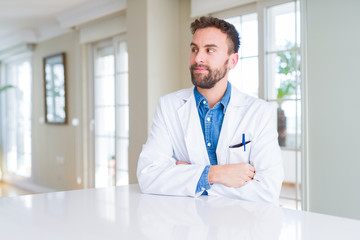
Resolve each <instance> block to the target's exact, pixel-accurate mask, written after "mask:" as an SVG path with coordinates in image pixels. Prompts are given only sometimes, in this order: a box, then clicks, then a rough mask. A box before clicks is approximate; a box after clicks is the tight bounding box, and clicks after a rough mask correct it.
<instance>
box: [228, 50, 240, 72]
mask: <svg viewBox="0 0 360 240" xmlns="http://www.w3.org/2000/svg"><path fill="white" fill-rule="evenodd" d="M238 61H239V54H238V53H232V54H231V55H230V57H229V68H230V69H233V68H235V66H236V64H237V63H238Z"/></svg>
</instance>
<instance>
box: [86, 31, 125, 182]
mask: <svg viewBox="0 0 360 240" xmlns="http://www.w3.org/2000/svg"><path fill="white" fill-rule="evenodd" d="M127 59H128V57H127V46H126V41H125V39H124V37H117V38H113V39H111V40H108V41H103V42H100V43H97V44H94V45H93V63H94V65H93V66H94V74H93V76H94V77H93V84H92V89H93V106H92V109H93V111H92V112H93V114H92V115H93V116H92V117H93V119H92V123H93V128H92V130H93V133H92V136H93V139H92V143H93V145H92V146H93V148H92V149H91V150H92V166H93V171H92V174H93V176H92V179H93V183H92V185H94V187H106V186H114V185H124V184H128V182H129V180H128V179H129V177H128V145H129V133H128V132H129V126H128V125H129V120H128V119H129V104H128V70H127V69H128V67H127V64H128V63H127Z"/></svg>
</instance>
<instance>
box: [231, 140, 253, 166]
mask: <svg viewBox="0 0 360 240" xmlns="http://www.w3.org/2000/svg"><path fill="white" fill-rule="evenodd" d="M250 152H251V142H250V143H248V144H246V150H245V151H244V147H243V146H242V147H236V148H229V149H228V157H227V162H228V164H233V163H250Z"/></svg>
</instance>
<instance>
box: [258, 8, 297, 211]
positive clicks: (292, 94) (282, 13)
mask: <svg viewBox="0 0 360 240" xmlns="http://www.w3.org/2000/svg"><path fill="white" fill-rule="evenodd" d="M299 18H300V12H299V2H298V1H296V2H294V1H293V2H289V3H284V4H281V5H276V6H271V7H268V8H267V9H266V20H267V21H266V44H265V61H266V70H265V76H266V84H267V88H266V91H267V92H266V94H265V96H266V100H267V101H270V102H276V103H277V104H278V110H277V111H278V119H277V122H278V134H279V145H280V147H281V149H282V153H283V159H284V168H285V181H284V184H283V189H282V193H281V197H282V202H283V204H284V205H285V206H292V207H294V208H296V209H301V193H300V190H301V189H300V187H301V78H300V77H301V75H300V21H299Z"/></svg>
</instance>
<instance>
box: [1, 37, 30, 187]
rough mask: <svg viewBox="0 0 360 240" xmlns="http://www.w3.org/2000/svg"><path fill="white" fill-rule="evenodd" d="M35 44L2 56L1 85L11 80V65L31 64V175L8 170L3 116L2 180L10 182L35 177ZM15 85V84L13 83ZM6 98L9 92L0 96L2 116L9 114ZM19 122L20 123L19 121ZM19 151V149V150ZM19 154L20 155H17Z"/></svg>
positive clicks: (5, 126)
mask: <svg viewBox="0 0 360 240" xmlns="http://www.w3.org/2000/svg"><path fill="white" fill-rule="evenodd" d="M32 49H33V46H32V45H31V44H30V45H24V46H21V47H20V48H19V52H20V53H18V54H10V53H9V55H7V56H6V57H4V58H0V63H1V65H0V68H1V72H0V74H1V75H0V85H1V86H2V85H6V84H9V81H7V74H8V68H9V67H10V66H11V65H15V66H16V67H18V66H19V65H20V64H23V63H25V62H28V64H29V66H30V83H29V84H30V89H29V91H30V92H29V94H30V96H29V97H30V116H29V118H30V129H29V131H30V174H29V176H23V175H21V174H17V173H16V172H10V171H8V163H7V161H8V159H7V156H6V155H7V154H6V151H7V150H6V149H7V144H6V141H3V140H4V139H5V136H6V135H7V134H8V129H7V123H6V121H7V120H6V119H7V117H6V119H5V117H1V119H0V129H1V131H0V140H1V141H0V143H1V151H2V152H1V156H0V157H1V160H2V162H0V164H1V168H0V170H1V172H0V180H1V179H4V180H6V181H8V182H18V184H20V185H21V182H28V181H32V179H33V168H32V154H33V151H32V126H31V125H32V87H33V61H32V55H33V51H32ZM12 85H13V84H12ZM6 98H7V93H5V94H2V96H0V105H1V109H0V116H6V115H7V114H8V105H7V104H6V101H7V100H6ZM17 124H18V123H17ZM17 135H18V131H16V136H17ZM17 152H18V150H17ZM17 156H18V155H17ZM17 160H18V159H17Z"/></svg>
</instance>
